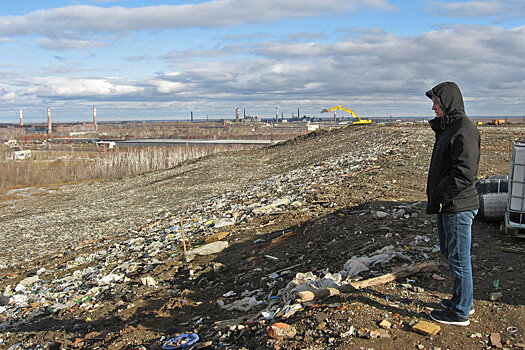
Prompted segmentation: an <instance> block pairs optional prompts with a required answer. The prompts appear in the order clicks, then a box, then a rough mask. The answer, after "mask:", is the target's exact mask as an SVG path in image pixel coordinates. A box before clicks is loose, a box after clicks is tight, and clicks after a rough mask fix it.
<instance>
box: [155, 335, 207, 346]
mask: <svg viewBox="0 0 525 350" xmlns="http://www.w3.org/2000/svg"><path fill="white" fill-rule="evenodd" d="M198 341H199V336H198V335H197V334H196V333H192V334H181V335H179V336H178V337H175V338H171V339H170V340H168V341H167V342H165V343H164V344H163V345H162V349H164V350H174V349H182V348H185V347H187V346H192V345H194V344H195V343H197V342H198Z"/></svg>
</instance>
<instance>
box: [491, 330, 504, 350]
mask: <svg viewBox="0 0 525 350" xmlns="http://www.w3.org/2000/svg"><path fill="white" fill-rule="evenodd" d="M489 341H490V345H492V346H495V347H496V348H502V347H503V344H501V334H499V333H490V336H489Z"/></svg>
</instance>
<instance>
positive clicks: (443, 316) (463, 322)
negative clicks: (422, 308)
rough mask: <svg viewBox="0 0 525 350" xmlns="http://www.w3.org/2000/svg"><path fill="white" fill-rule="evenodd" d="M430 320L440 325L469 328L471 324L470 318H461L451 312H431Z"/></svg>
mask: <svg viewBox="0 0 525 350" xmlns="http://www.w3.org/2000/svg"><path fill="white" fill-rule="evenodd" d="M430 318H431V319H433V320H434V321H436V322H439V323H445V324H453V325H455V326H468V325H469V324H470V321H469V320H468V318H467V319H463V318H459V317H458V316H457V315H456V314H455V313H453V312H452V311H449V310H434V311H431V312H430Z"/></svg>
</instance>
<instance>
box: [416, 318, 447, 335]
mask: <svg viewBox="0 0 525 350" xmlns="http://www.w3.org/2000/svg"><path fill="white" fill-rule="evenodd" d="M412 329H414V330H415V331H416V332H418V333H421V334H423V335H430V336H434V335H436V334H437V333H438V332H439V331H440V330H441V327H440V326H439V325H437V324H435V323H432V322H427V321H419V322H418V323H416V324H415V325H414V326H412Z"/></svg>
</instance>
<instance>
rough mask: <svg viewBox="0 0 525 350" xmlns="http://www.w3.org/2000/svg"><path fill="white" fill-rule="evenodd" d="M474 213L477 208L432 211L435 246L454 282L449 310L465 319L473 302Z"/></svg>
mask: <svg viewBox="0 0 525 350" xmlns="http://www.w3.org/2000/svg"><path fill="white" fill-rule="evenodd" d="M477 213H478V211H477V210H470V211H462V212H459V213H440V214H436V223H437V233H438V240H439V248H440V251H441V254H442V255H443V256H444V257H445V258H446V259H447V261H448V265H449V266H450V271H451V272H452V279H453V281H454V289H453V293H452V307H451V311H452V312H454V313H455V314H456V315H457V316H458V317H460V318H462V319H468V316H469V311H470V308H471V307H472V302H473V294H474V292H473V289H474V286H473V282H472V263H471V261H470V246H471V243H472V230H471V229H472V221H473V220H474V216H476V214H477Z"/></svg>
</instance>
